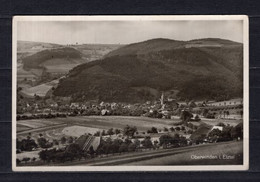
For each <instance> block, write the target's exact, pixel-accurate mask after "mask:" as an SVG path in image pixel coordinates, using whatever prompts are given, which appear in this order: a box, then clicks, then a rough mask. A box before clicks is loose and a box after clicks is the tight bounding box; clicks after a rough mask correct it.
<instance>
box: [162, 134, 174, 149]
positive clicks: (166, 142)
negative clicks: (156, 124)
mask: <svg viewBox="0 0 260 182" xmlns="http://www.w3.org/2000/svg"><path fill="white" fill-rule="evenodd" d="M159 141H160V145H161V146H163V148H167V147H168V145H169V144H170V143H171V142H172V137H171V136H170V135H162V136H160V138H159Z"/></svg>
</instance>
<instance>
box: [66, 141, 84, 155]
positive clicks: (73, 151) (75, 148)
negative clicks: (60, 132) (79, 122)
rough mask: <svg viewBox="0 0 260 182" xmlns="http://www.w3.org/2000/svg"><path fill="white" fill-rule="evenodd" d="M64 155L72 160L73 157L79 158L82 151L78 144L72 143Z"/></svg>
mask: <svg viewBox="0 0 260 182" xmlns="http://www.w3.org/2000/svg"><path fill="white" fill-rule="evenodd" d="M65 153H66V155H68V156H69V157H70V158H71V159H74V158H75V157H79V156H80V154H81V153H82V150H81V148H80V146H79V144H76V143H72V144H70V145H69V146H68V147H67V149H66V152H65Z"/></svg>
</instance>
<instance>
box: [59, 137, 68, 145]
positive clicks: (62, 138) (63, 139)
mask: <svg viewBox="0 0 260 182" xmlns="http://www.w3.org/2000/svg"><path fill="white" fill-rule="evenodd" d="M66 141H67V139H66V137H65V136H63V137H61V139H60V142H61V144H65V143H66Z"/></svg>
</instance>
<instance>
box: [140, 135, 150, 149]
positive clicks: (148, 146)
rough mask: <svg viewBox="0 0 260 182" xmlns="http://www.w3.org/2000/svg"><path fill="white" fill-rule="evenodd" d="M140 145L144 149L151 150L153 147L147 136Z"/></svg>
mask: <svg viewBox="0 0 260 182" xmlns="http://www.w3.org/2000/svg"><path fill="white" fill-rule="evenodd" d="M141 143H142V145H143V146H144V147H145V148H152V147H153V143H152V141H151V137H149V136H147V137H145V138H144V140H143V141H142V142H141Z"/></svg>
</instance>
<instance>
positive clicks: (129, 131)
mask: <svg viewBox="0 0 260 182" xmlns="http://www.w3.org/2000/svg"><path fill="white" fill-rule="evenodd" d="M136 131H137V128H136V127H135V126H132V127H131V126H129V125H126V127H125V128H124V131H123V133H124V135H126V136H130V137H133V136H134V133H135V132H136Z"/></svg>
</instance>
